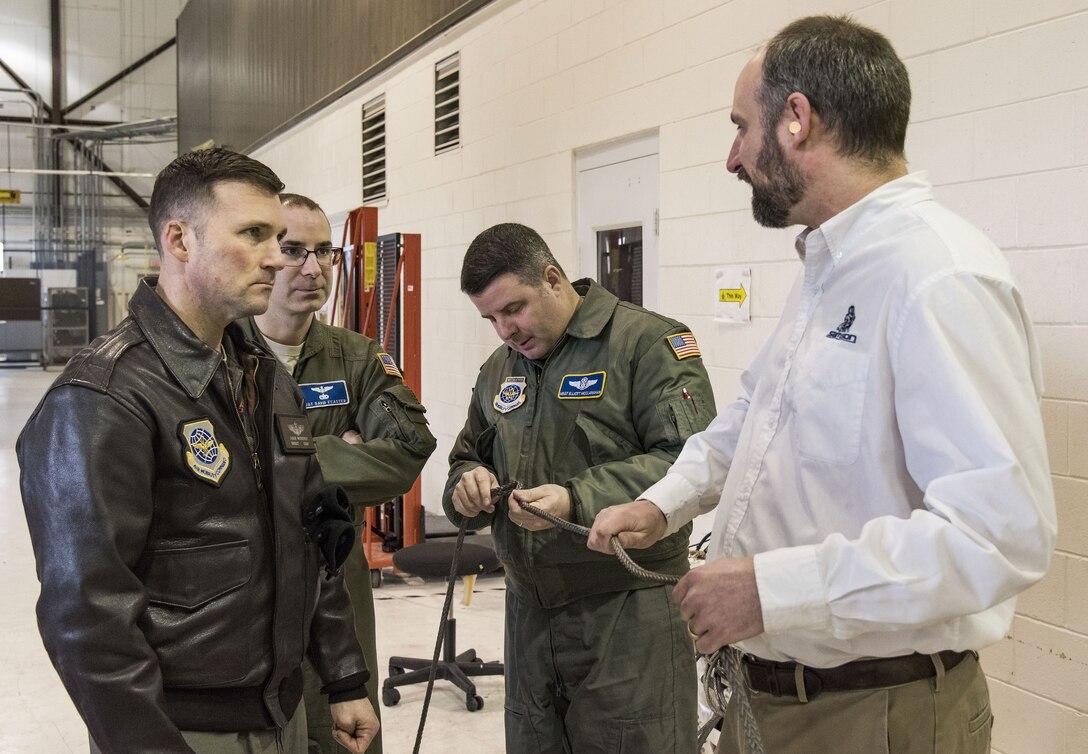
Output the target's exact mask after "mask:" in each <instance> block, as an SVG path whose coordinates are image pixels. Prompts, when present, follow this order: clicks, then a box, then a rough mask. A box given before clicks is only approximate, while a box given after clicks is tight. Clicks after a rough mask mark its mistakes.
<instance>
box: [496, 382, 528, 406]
mask: <svg viewBox="0 0 1088 754" xmlns="http://www.w3.org/2000/svg"><path fill="white" fill-rule="evenodd" d="M525 387H526V386H525V378H524V377H513V376H511V377H507V378H506V379H505V380H503V381H502V384H501V385H499V392H498V393H497V394H496V395H495V400H494V402H493V403H492V404H491V405H492V406H493V407H494V408H495V410H496V411H498V412H499V413H500V414H505V413H508V412H510V411H513V410H514V409H515V408H517V407H518V406H520V405H522V404H523V403H525Z"/></svg>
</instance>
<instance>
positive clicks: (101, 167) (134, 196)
mask: <svg viewBox="0 0 1088 754" xmlns="http://www.w3.org/2000/svg"><path fill="white" fill-rule="evenodd" d="M71 144H72V149H74V150H76V151H77V152H79V153H80V154H81V155H83V157H85V158H86V159H87V160H88V161H89V162H91V163H92V164H93V165H94V166H95V168H96V169H97V170H98V171H99V172H100V173H116V172H117V171H116V170H114V169H113V168H111V167H110V166H109V165H107V164H106V163H105V162H104V161H103V160H102V158H100V157H99V156H98V155H96V154H95V153H94V152H92V151H91V150H90V149H88V148H87V147H86V146H85V145H84V144H81V143H80V142H78V141H73V142H71ZM104 177H105V178H106V180H108V181H109V182H110V183H112V184H113V185H114V186H116V187H117V188H119V189H121V191H122V192H123V193H124V195H125V196H127V197H128V198H129V199H131V200H132V201H133V202H134V203H135V204H136V206H137V207H139V208H140V209H142V210H143V211H144V212H146V211H147V210H148V208H149V206H150V205H148V203H147V200H146V199H144V198H143V197H142V196H140V194H139V193H137V191H136V189H134V188H132V186H129V185H128V183H126V182H125V181H124V179H122V178H119V177H118V176H116V175H105V176H104Z"/></svg>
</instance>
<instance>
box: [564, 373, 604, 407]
mask: <svg viewBox="0 0 1088 754" xmlns="http://www.w3.org/2000/svg"><path fill="white" fill-rule="evenodd" d="M607 376H608V375H607V374H606V373H604V372H590V373H589V374H568V375H564V376H563V381H562V382H560V383H559V398H560V399H561V400H579V399H581V398H600V397H601V396H602V395H604V381H605V378H606V377H607Z"/></svg>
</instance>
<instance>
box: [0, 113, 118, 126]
mask: <svg viewBox="0 0 1088 754" xmlns="http://www.w3.org/2000/svg"><path fill="white" fill-rule="evenodd" d="M0 123H11V124H16V125H25V126H33V125H37V126H39V127H41V128H54V127H55V126H54V125H53V124H52V123H48V124H44V125H43V124H41V122H40V121H37V120H35V119H34V118H28V117H27V116H25V115H0ZM64 125H66V126H75V127H83V126H90V127H91V128H106V127H109V126H118V125H121V124H120V122H119V121H115V120H109V121H106V120H83V119H81V118H65V119H64Z"/></svg>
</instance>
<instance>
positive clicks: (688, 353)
mask: <svg viewBox="0 0 1088 754" xmlns="http://www.w3.org/2000/svg"><path fill="white" fill-rule="evenodd" d="M665 342H666V343H668V344H669V348H671V349H672V352H673V353H674V354H676V358H677V359H678V360H680V361H683V360H684V359H690V358H691V357H692V356H702V355H703V353H702V351H700V350H699V344H698V343H696V342H695V336H694V335H692V334H691V333H690V332H681V333H677V334H676V335H670V336H669V337H667V338H665Z"/></svg>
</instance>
